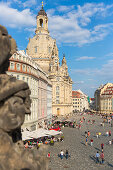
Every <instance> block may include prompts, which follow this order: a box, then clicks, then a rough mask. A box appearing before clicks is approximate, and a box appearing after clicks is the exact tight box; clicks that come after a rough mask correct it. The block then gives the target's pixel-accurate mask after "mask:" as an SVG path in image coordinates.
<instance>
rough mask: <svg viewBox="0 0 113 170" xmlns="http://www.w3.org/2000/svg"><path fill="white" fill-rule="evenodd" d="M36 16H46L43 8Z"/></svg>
mask: <svg viewBox="0 0 113 170" xmlns="http://www.w3.org/2000/svg"><path fill="white" fill-rule="evenodd" d="M38 15H45V16H47V14H46V12H45V11H44V9H43V7H42V9H41V10H40V11H39V12H38Z"/></svg>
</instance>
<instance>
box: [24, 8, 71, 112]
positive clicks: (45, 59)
mask: <svg viewBox="0 0 113 170" xmlns="http://www.w3.org/2000/svg"><path fill="white" fill-rule="evenodd" d="M26 53H27V54H28V55H29V56H31V57H32V58H33V60H34V61H35V62H37V64H39V65H40V67H41V68H42V69H43V70H44V71H45V72H46V73H47V74H48V75H49V79H50V80H51V82H52V113H53V114H54V115H66V114H69V113H71V112H72V80H71V78H70V76H69V73H68V67H67V63H66V59H65V55H64V56H63V59H62V64H61V66H60V64H59V55H58V48H57V45H56V40H55V39H53V38H52V37H51V36H50V34H49V31H48V17H47V14H46V12H45V11H44V9H43V7H42V9H41V10H40V11H39V12H38V15H37V28H36V31H35V36H34V37H33V38H32V39H29V43H28V46H27V48H26Z"/></svg>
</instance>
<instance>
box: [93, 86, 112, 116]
mask: <svg viewBox="0 0 113 170" xmlns="http://www.w3.org/2000/svg"><path fill="white" fill-rule="evenodd" d="M94 96H95V109H96V111H98V113H101V114H103V113H105V114H110V113H113V83H107V84H105V85H101V86H100V87H99V88H98V89H97V90H96V91H95V94H94Z"/></svg>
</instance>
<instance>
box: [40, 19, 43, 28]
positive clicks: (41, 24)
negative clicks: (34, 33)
mask: <svg viewBox="0 0 113 170" xmlns="http://www.w3.org/2000/svg"><path fill="white" fill-rule="evenodd" d="M40 26H41V27H43V19H40Z"/></svg>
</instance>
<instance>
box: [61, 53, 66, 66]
mask: <svg viewBox="0 0 113 170" xmlns="http://www.w3.org/2000/svg"><path fill="white" fill-rule="evenodd" d="M64 64H65V65H66V59H65V54H63V59H62V65H64Z"/></svg>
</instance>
